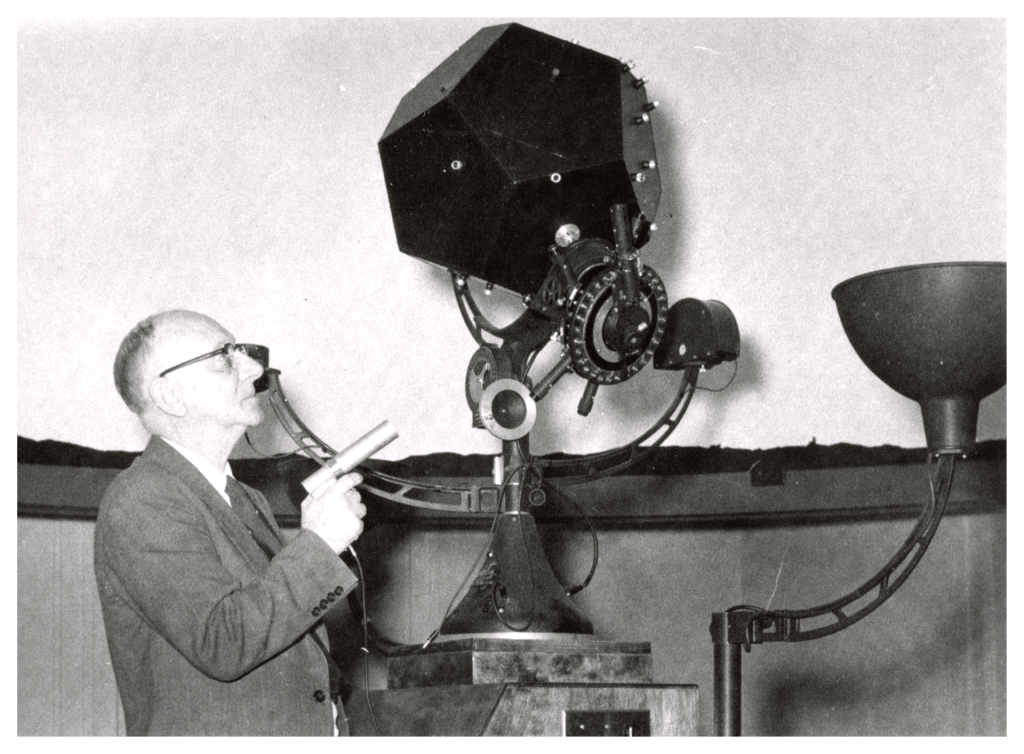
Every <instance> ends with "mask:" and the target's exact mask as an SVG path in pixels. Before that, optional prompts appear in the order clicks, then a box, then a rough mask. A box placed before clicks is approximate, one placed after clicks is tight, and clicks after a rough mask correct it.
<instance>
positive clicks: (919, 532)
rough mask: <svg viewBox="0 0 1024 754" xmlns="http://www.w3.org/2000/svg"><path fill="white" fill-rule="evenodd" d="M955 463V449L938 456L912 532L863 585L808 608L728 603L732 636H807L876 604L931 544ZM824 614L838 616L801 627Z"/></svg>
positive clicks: (755, 639)
mask: <svg viewBox="0 0 1024 754" xmlns="http://www.w3.org/2000/svg"><path fill="white" fill-rule="evenodd" d="M955 463H956V456H955V455H951V454H949V455H945V454H944V455H940V456H939V461H938V464H937V469H936V471H935V479H933V480H929V484H930V485H931V497H930V498H929V499H928V500H927V501H926V502H925V505H924V508H923V510H922V511H921V516H920V518H919V519H918V521H917V524H916V525H915V526H914V528H913V530H912V531H911V532H910V536H908V537H907V540H906V541H905V542H904V543H903V546H902V547H901V548H900V549H899V550H898V551H897V553H896V554H895V555H894V556H893V557H892V558H891V559H890V560H889V562H888V563H886V564H885V566H884V567H883V568H882V570H880V571H879V572H878V573H877V574H875V575H874V576H873V577H871V578H870V579H868V581H866V582H865V583H864V584H863V585H862V586H861V587H859V588H858V589H855V590H854V591H852V592H850V593H849V594H847V595H845V596H843V597H840V598H839V599H837V600H833V601H832V602H829V603H827V604H824V605H819V606H817V607H812V608H807V609H804V610H764V609H762V608H757V607H750V606H745V605H740V606H737V607H733V608H730V609H729V610H727V611H726V612H727V614H728V616H729V641H730V642H732V643H736V644H744V645H750V644H760V643H761V642H770V641H809V640H810V639H818V638H821V637H822V636H828V635H830V634H834V633H837V632H839V631H842V630H843V629H844V628H848V627H849V626H851V625H853V624H854V623H856V622H857V621H859V620H860V619H861V618H863V617H865V616H866V615H868V614H869V613H871V612H873V611H874V610H875V609H877V608H878V607H879V606H880V605H881V604H882V603H883V602H885V601H886V600H887V599H889V597H891V596H892V595H893V593H895V592H896V590H897V589H899V588H900V586H901V585H902V584H903V582H904V581H906V580H907V577H908V576H910V574H911V573H912V572H913V570H914V568H915V567H916V566H917V564H918V562H920V560H921V558H922V556H924V553H925V550H927V549H928V545H929V544H930V543H931V540H932V537H933V536H934V535H935V531H936V530H937V529H938V527H939V521H940V520H941V519H942V514H943V511H944V510H945V508H946V503H947V501H948V500H949V492H950V489H951V487H952V485H953V472H954V470H955ZM901 567H902V568H903V570H902V571H900V570H899V569H900V568H901ZM897 571H899V573H898V574H897ZM894 574H895V577H894ZM874 590H877V593H876V594H875V595H874V597H873V598H872V599H870V600H869V601H868V602H867V603H865V604H863V605H861V606H860V607H859V608H856V609H855V610H853V611H852V612H847V608H849V607H850V606H852V605H854V603H856V602H858V600H861V598H862V597H864V596H865V595H867V594H869V593H871V592H872V591H874ZM823 616H831V617H832V618H834V622H832V623H830V624H829V625H826V626H821V627H818V628H812V629H809V630H803V629H801V627H800V621H801V620H807V619H810V618H820V617H823Z"/></svg>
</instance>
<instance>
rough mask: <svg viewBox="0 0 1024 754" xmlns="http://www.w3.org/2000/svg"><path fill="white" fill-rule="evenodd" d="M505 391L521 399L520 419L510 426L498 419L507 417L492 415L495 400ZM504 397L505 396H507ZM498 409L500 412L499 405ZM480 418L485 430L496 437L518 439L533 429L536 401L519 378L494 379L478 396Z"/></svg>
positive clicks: (535, 419)
mask: <svg viewBox="0 0 1024 754" xmlns="http://www.w3.org/2000/svg"><path fill="white" fill-rule="evenodd" d="M507 392H510V393H514V394H515V395H516V396H518V398H520V399H521V403H520V404H519V405H520V407H521V408H522V410H523V416H522V419H521V420H520V421H519V422H518V423H516V424H515V426H511V427H506V426H504V425H503V424H502V423H501V422H500V421H499V418H502V419H504V420H506V421H507V417H499V418H495V415H494V414H495V405H494V402H495V400H498V399H499V398H500V397H503V396H502V394H503V393H507ZM504 397H506V398H507V397H508V396H504ZM498 410H499V413H500V411H501V407H500V406H499V408H498ZM480 420H481V421H482V422H483V424H484V427H485V428H486V429H487V431H488V432H490V433H491V434H492V435H494V436H495V437H497V438H498V439H500V440H518V439H520V438H522V437H526V435H528V434H530V430H532V429H533V425H534V423H535V422H536V421H537V402H536V401H535V400H534V399H533V397H532V396H531V395H530V391H529V389H528V388H527V387H526V385H524V384H523V383H522V382H520V381H519V380H511V379H503V380H495V381H494V382H492V383H491V384H489V385H488V386H487V387H485V388H484V392H483V395H481V396H480Z"/></svg>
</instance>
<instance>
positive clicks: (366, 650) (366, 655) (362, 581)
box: [348, 545, 380, 737]
mask: <svg viewBox="0 0 1024 754" xmlns="http://www.w3.org/2000/svg"><path fill="white" fill-rule="evenodd" d="M348 552H349V554H350V555H351V556H352V560H353V561H354V562H355V564H356V571H357V572H358V574H359V590H360V592H361V593H362V600H363V604H364V605H365V604H366V577H365V575H364V573H363V564H362V563H360V562H359V556H358V555H356V551H355V548H354V547H352V546H351V545H349V548H348ZM362 624H363V646H361V647H360V649H361V650H362V651H363V693H364V694H365V695H366V709H367V710H369V712H370V720H371V721H372V722H373V730H374V732H375V733H376V734H377V736H378V737H379V736H380V728H379V727H378V726H377V716H376V715H375V714H374V713H373V704H372V703H371V702H370V627H369V621H368V620H367V618H366V611H365V610H363V611H362Z"/></svg>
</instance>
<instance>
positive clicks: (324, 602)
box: [320, 600, 330, 610]
mask: <svg viewBox="0 0 1024 754" xmlns="http://www.w3.org/2000/svg"><path fill="white" fill-rule="evenodd" d="M329 604H330V603H329V602H328V601H327V600H320V609H321V610H326V609H327V606H328V605H329Z"/></svg>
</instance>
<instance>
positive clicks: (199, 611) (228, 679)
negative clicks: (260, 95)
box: [95, 438, 356, 736]
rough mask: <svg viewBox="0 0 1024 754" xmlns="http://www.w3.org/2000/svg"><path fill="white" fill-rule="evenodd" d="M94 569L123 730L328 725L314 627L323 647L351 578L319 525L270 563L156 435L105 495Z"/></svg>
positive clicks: (237, 731)
mask: <svg viewBox="0 0 1024 754" xmlns="http://www.w3.org/2000/svg"><path fill="white" fill-rule="evenodd" d="M249 491H250V495H251V496H252V497H253V499H254V502H256V504H257V505H259V506H260V507H261V508H262V509H263V512H264V513H265V514H266V516H267V518H268V519H269V520H270V521H271V522H273V514H272V513H271V510H270V507H269V505H268V504H267V502H266V500H265V499H264V498H263V496H262V495H261V494H260V493H259V492H257V491H255V490H252V489H250V490H249ZM274 526H275V528H276V524H274ZM95 567H96V581H97V584H98V586H99V592H100V602H101V604H102V607H103V620H104V624H105V626H106V631H107V643H108V646H109V647H110V657H111V660H112V661H113V667H114V676H115V678H116V680H117V687H118V691H119V692H120V695H121V701H122V703H123V705H124V712H125V721H126V724H127V731H128V734H129V735H240V736H245V735H295V736H299V735H331V734H332V733H333V722H334V721H333V716H332V710H331V699H330V690H329V680H328V668H327V661H326V659H325V657H324V654H323V651H322V650H321V648H320V647H319V646H318V645H317V643H316V641H315V640H314V638H313V637H312V636H311V635H310V631H311V630H315V631H317V632H318V633H319V635H320V636H321V637H322V640H323V642H324V644H325V646H326V643H327V636H326V631H325V630H324V628H323V626H322V625H318V624H319V622H320V616H321V615H322V613H324V612H325V611H326V608H327V607H328V606H332V605H334V604H335V603H336V602H337V601H338V600H340V599H342V598H343V597H344V595H345V594H347V593H348V592H349V591H351V590H352V588H353V587H354V586H355V584H356V579H355V576H354V575H353V574H352V572H351V571H350V570H349V569H348V567H347V566H346V565H345V564H344V563H343V562H342V561H341V560H340V559H339V558H338V556H337V555H336V554H335V553H334V552H333V551H332V550H331V549H330V547H328V546H327V544H326V543H325V542H324V541H323V540H322V539H321V538H320V537H318V536H317V535H316V534H313V533H312V532H309V531H306V530H300V531H299V533H298V534H297V535H296V536H295V537H294V539H292V540H291V541H290V542H289V543H288V544H287V545H286V546H285V547H284V548H283V549H282V550H281V551H280V552H279V553H278V554H277V555H276V556H275V557H274V559H273V560H272V561H268V559H267V557H266V555H264V554H263V552H262V551H261V550H260V548H259V546H258V545H257V544H256V542H255V541H254V540H253V539H252V537H251V536H250V534H249V533H248V531H247V530H246V529H245V527H244V526H243V525H242V523H241V521H239V519H238V518H237V517H236V515H235V514H234V512H233V511H232V510H231V508H230V506H229V505H228V504H227V503H225V502H224V499H223V498H222V497H221V496H220V494H218V492H217V491H216V490H215V489H214V488H213V486H212V485H211V484H210V483H209V481H207V479H206V478H205V477H204V476H203V475H202V474H201V473H200V472H199V470H198V469H197V468H196V467H195V466H193V465H192V464H191V463H189V462H188V461H187V460H186V459H185V458H184V457H183V456H182V455H181V454H180V453H178V452H177V451H176V450H174V449H173V448H172V447H171V446H170V445H168V444H167V443H166V442H164V441H163V440H161V439H159V438H153V439H152V440H150V442H149V444H148V446H147V447H146V450H145V452H144V453H143V454H142V455H141V456H140V457H139V458H137V459H136V460H135V462H134V463H133V464H132V466H131V467H130V468H128V469H126V470H125V471H124V472H122V473H121V474H120V475H119V476H118V477H117V478H116V479H115V480H114V482H113V483H112V484H111V485H110V488H109V489H108V490H107V492H106V494H105V496H104V498H103V501H102V503H101V504H100V510H99V516H98V518H97V521H96V541H95Z"/></svg>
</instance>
